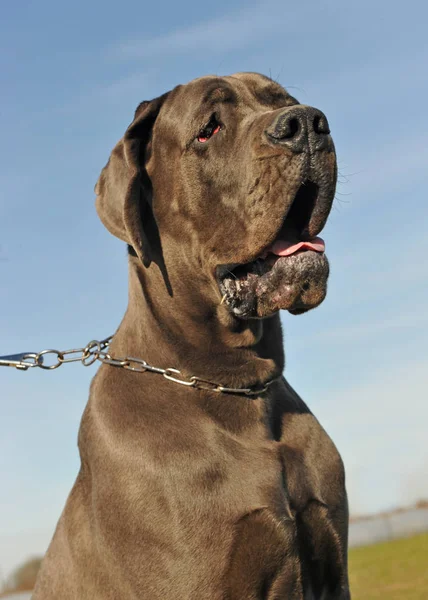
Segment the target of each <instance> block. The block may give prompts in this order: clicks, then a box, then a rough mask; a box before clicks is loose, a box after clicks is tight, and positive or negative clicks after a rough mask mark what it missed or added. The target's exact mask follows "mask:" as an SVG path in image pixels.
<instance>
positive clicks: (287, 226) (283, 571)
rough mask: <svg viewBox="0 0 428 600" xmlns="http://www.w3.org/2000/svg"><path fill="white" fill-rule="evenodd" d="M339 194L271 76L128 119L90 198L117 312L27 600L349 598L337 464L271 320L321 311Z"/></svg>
mask: <svg viewBox="0 0 428 600" xmlns="http://www.w3.org/2000/svg"><path fill="white" fill-rule="evenodd" d="M336 179H337V164H336V155H335V149H334V144H333V141H332V138H331V135H330V130H329V124H328V121H327V118H326V117H325V115H324V114H323V113H322V112H321V111H319V110H317V109H315V108H312V107H310V106H305V105H302V104H299V102H298V101H297V100H296V99H295V98H294V97H292V96H291V95H290V94H289V93H288V92H287V91H286V90H285V89H284V88H283V87H281V86H280V85H279V84H278V83H276V82H274V81H273V80H271V79H269V78H267V77H265V76H262V75H259V74H255V73H237V74H235V75H232V76H227V77H217V76H207V77H201V78H198V79H195V80H194V81H191V82H190V83H188V84H186V85H179V86H178V87H176V88H174V89H173V90H172V91H170V92H168V93H166V94H164V95H162V96H160V97H159V98H156V99H154V100H152V101H147V102H142V103H141V104H140V105H139V106H138V108H137V110H136V112H135V117H134V120H133V121H132V123H131V125H130V126H129V127H128V129H127V131H126V133H125V135H124V137H123V138H122V139H121V140H120V141H119V143H118V144H117V145H116V146H115V148H114V149H113V151H112V153H111V156H110V159H109V162H108V163H107V165H106V166H105V167H104V169H103V171H102V173H101V175H100V178H99V180H98V183H97V185H96V196H97V199H96V206H97V211H98V214H99V217H100V218H101V221H102V222H103V224H104V225H105V226H106V228H107V229H108V230H109V231H110V232H111V233H112V234H114V235H115V236H117V237H118V238H120V239H121V240H123V241H124V242H125V243H126V244H127V245H128V257H129V258H128V261H129V281H130V287H129V305H128V309H127V311H126V314H125V316H124V318H123V320H122V322H121V324H120V326H119V328H118V330H117V332H116V334H115V335H114V336H113V339H112V342H111V345H110V348H109V350H108V354H105V356H104V358H105V359H106V358H107V360H106V361H105V362H108V358H109V357H110V363H113V364H103V365H101V367H100V369H99V370H98V372H97V374H96V376H95V378H94V379H93V381H92V384H91V390H90V398H89V402H88V404H87V407H86V409H85V412H84V415H83V418H82V422H81V426H80V430H79V451H80V457H81V468H80V471H79V474H78V476H77V480H76V482H75V485H74V487H73V489H72V491H71V493H70V496H69V498H68V500H67V503H66V506H65V509H64V511H63V514H62V516H61V518H60V520H59V523H58V526H57V528H56V531H55V534H54V537H53V540H52V542H51V544H50V547H49V549H48V552H47V555H46V557H45V559H44V562H43V566H42V569H41V572H40V574H39V577H38V581H37V584H36V588H35V591H34V594H33V599H34V600H131V599H132V600H137V599H138V600H143V599H147V600H274V599H275V600H279V599H284V600H285V599H287V600H315V599H316V600H349V598H350V592H349V584H348V575H347V535H348V508H347V497H346V489H345V474H344V467H343V463H342V460H341V458H340V455H339V453H338V451H337V449H336V448H335V446H334V444H333V442H332V441H331V439H330V438H329V436H328V435H327V434H326V432H325V431H324V430H323V428H322V427H321V425H320V424H319V423H318V421H317V420H316V418H315V417H314V416H313V414H312V413H311V412H310V410H309V409H308V407H307V406H306V404H305V403H304V402H303V400H302V399H301V398H300V397H299V396H298V395H297V393H296V392H295V391H294V390H293V388H292V387H291V386H290V385H289V384H288V382H287V381H286V380H285V379H284V378H283V377H282V372H283V369H284V351H283V341H282V331H281V324H280V318H279V311H280V310H281V309H284V310H288V311H289V312H290V313H291V314H294V315H297V314H301V313H304V312H305V311H308V310H310V309H312V308H315V307H316V306H318V305H319V304H320V303H321V302H322V301H323V299H324V297H325V295H326V289H327V279H328V273H329V266H328V261H327V258H326V256H325V253H324V242H323V240H322V239H321V238H320V237H318V234H319V233H320V231H321V230H322V228H323V227H324V225H325V223H326V220H327V218H328V215H329V212H330V209H331V206H332V202H333V198H334V195H335V186H336ZM115 357H127V359H126V360H123V358H121V359H120V360H119V359H116V361H115V360H114V359H115ZM129 357H134V358H129ZM136 360H137V362H136ZM138 360H139V362H138ZM132 361H134V362H132ZM144 361H145V362H144ZM121 366H122V367H124V366H126V367H127V368H120V367H121ZM130 367H131V368H130ZM146 367H147V368H146ZM132 369H134V370H132Z"/></svg>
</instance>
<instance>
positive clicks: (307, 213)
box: [217, 181, 329, 318]
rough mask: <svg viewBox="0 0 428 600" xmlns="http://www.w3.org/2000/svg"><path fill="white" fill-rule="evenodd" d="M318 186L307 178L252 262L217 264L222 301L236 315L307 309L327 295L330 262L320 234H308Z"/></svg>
mask: <svg viewBox="0 0 428 600" xmlns="http://www.w3.org/2000/svg"><path fill="white" fill-rule="evenodd" d="M318 193H319V188H318V186H317V185H316V184H315V183H313V182H311V181H306V182H305V183H303V184H302V185H301V186H300V188H299V190H298V192H297V194H296V196H295V198H294V201H293V203H292V205H291V207H290V209H289V210H288V212H287V215H286V217H285V220H284V222H283V225H282V227H281V229H280V231H279V232H278V234H277V236H276V238H275V239H274V241H273V242H272V243H270V244H268V245H267V246H266V248H265V249H264V250H263V251H262V253H261V254H260V255H259V256H258V257H257V258H256V259H255V260H253V261H251V262H249V263H246V264H239V265H222V266H220V267H218V268H217V279H218V283H219V287H220V293H221V295H222V303H223V304H226V305H227V306H228V308H229V309H230V310H231V311H232V312H233V314H235V315H236V316H237V317H241V318H263V317H267V316H270V315H272V314H273V313H274V312H276V311H278V310H280V309H286V310H288V311H289V312H291V313H292V314H300V313H303V312H305V311H307V310H309V309H311V308H314V307H315V306H318V304H320V303H321V302H322V301H323V299H324V297H325V294H326V289H327V278H328V273H329V266H328V261H327V258H326V257H325V254H324V250H325V244H324V241H323V240H322V239H321V238H320V237H314V238H312V239H310V238H309V237H308V225H309V221H310V218H311V215H312V212H313V210H314V207H315V204H316V202H317V198H318Z"/></svg>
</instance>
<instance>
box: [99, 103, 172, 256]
mask: <svg viewBox="0 0 428 600" xmlns="http://www.w3.org/2000/svg"><path fill="white" fill-rule="evenodd" d="M167 96H168V93H167V94H164V95H163V96H160V97H159V98H156V99H155V100H152V101H150V102H142V103H141V104H140V105H139V106H138V108H137V110H136V111H135V116H134V120H133V121H132V123H131V125H130V126H129V127H128V129H127V130H126V133H125V135H124V136H123V138H122V139H121V140H120V141H119V142H118V143H117V144H116V146H115V147H114V149H113V151H112V153H111V155H110V159H109V161H108V163H107V164H106V166H105V167H104V169H103V170H102V171H101V175H100V177H99V179H98V181H97V184H96V186H95V193H96V195H97V199H96V208H97V212H98V216H99V217H100V219H101V221H102V222H103V224H104V225H105V227H107V229H108V230H109V231H110V233H112V234H113V235H115V236H116V237H118V238H120V239H121V240H123V241H124V242H126V243H127V244H129V245H130V246H132V247H133V249H134V250H135V252H136V254H137V256H138V257H139V258H140V259H141V260H142V262H143V264H144V265H145V266H146V267H148V266H149V265H150V263H151V261H152V259H153V256H152V249H151V248H150V242H149V238H148V235H147V230H146V228H147V223H146V222H145V220H146V219H145V216H147V217H148V215H147V213H148V212H149V213H151V207H150V206H149V204H150V200H151V185H150V180H149V177H148V175H147V173H146V170H145V164H144V163H145V155H146V147H147V144H148V142H149V141H150V138H151V132H152V128H153V125H154V123H155V120H156V117H157V116H158V114H159V111H160V109H161V107H162V105H163V103H164V102H165V100H166V98H167ZM150 216H151V217H152V216H153V215H152V213H151V215H150Z"/></svg>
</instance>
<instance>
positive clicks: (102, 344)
mask: <svg viewBox="0 0 428 600" xmlns="http://www.w3.org/2000/svg"><path fill="white" fill-rule="evenodd" d="M112 338H113V336H112V335H111V336H109V337H108V338H105V339H104V340H101V341H98V340H92V341H91V342H89V344H87V345H86V346H85V347H84V348H73V349H72V350H62V351H60V350H42V351H41V352H26V353H23V354H13V355H9V356H0V367H15V368H16V369H19V370H21V371H26V370H27V369H32V368H34V367H40V368H41V369H46V370H52V369H57V368H58V367H60V366H61V365H63V364H65V363H72V362H81V363H82V365H84V366H85V367H89V366H90V365H93V364H94V362H95V361H97V360H98V361H100V362H101V363H104V364H107V365H112V366H113V367H121V368H123V369H128V371H134V373H145V372H146V371H150V372H151V373H158V374H159V375H162V376H163V377H165V379H168V380H169V381H173V382H174V383H179V384H180V385H185V386H187V387H189V388H196V389H199V390H208V391H210V392H218V393H225V394H245V395H246V396H258V395H260V394H263V393H264V392H266V391H267V389H268V388H269V386H270V385H271V384H272V383H273V382H274V381H276V380H277V379H278V378H275V379H272V380H270V381H268V382H266V383H265V384H263V385H261V386H259V387H249V388H230V387H225V386H224V385H221V384H219V383H214V382H212V381H209V380H208V379H201V378H200V377H196V376H195V375H193V376H192V377H189V378H188V379H186V378H185V377H184V375H182V374H181V371H179V370H178V369H172V368H168V369H162V368H160V367H153V366H151V365H149V364H148V363H147V362H146V361H145V360H143V359H142V358H134V357H131V356H127V357H123V358H114V357H113V356H111V355H110V354H109V353H108V352H107V349H108V347H109V345H110V342H111V340H112ZM50 354H52V355H54V356H55V360H56V362H55V363H53V364H50V365H47V364H45V357H47V356H48V355H50Z"/></svg>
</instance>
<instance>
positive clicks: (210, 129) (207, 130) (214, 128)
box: [197, 115, 221, 144]
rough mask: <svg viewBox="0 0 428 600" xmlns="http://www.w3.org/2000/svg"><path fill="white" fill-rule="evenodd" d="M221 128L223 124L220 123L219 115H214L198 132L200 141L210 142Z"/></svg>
mask: <svg viewBox="0 0 428 600" xmlns="http://www.w3.org/2000/svg"><path fill="white" fill-rule="evenodd" d="M220 130H221V124H220V123H219V121H218V119H217V117H216V116H215V115H212V117H211V119H210V120H209V121H208V123H207V124H206V125H205V126H204V127H203V128H202V129H201V130H200V132H199V133H198V138H197V139H198V142H201V143H202V144H204V143H205V142H208V140H209V139H210V138H212V136H213V135H215V134H216V133H218V132H219V131H220Z"/></svg>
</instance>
